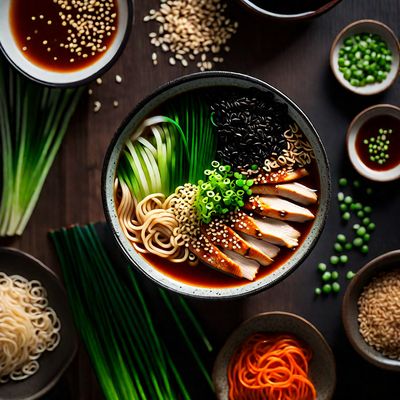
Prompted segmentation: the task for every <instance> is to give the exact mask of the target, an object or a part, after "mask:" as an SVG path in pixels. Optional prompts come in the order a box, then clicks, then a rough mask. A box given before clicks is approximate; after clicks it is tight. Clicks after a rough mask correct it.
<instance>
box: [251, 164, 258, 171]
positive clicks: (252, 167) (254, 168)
mask: <svg viewBox="0 0 400 400" xmlns="http://www.w3.org/2000/svg"><path fill="white" fill-rule="evenodd" d="M250 168H251V169H252V170H253V171H256V170H257V169H258V166H257V164H253V165H252V166H251V167H250Z"/></svg>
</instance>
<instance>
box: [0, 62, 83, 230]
mask: <svg viewBox="0 0 400 400" xmlns="http://www.w3.org/2000/svg"><path fill="white" fill-rule="evenodd" d="M82 90H83V89H66V90H63V89H50V88H46V87H43V86H41V85H38V84H35V83H33V82H31V81H29V80H28V79H26V78H24V77H22V76H21V75H20V74H18V73H16V72H15V71H14V70H13V69H12V68H11V67H9V66H8V65H7V63H6V62H5V61H4V60H2V59H0V139H1V142H0V143H1V146H0V149H1V167H0V168H1V172H2V175H1V179H0V236H14V235H21V234H22V233H23V231H24V229H25V227H26V225H27V223H28V221H29V218H30V216H31V215H32V213H33V210H34V208H35V205H36V203H37V201H38V198H39V195H40V192H41V190H42V187H43V185H44V182H45V180H46V177H47V174H48V172H49V170H50V168H51V166H52V164H53V161H54V159H55V157H56V154H57V152H58V149H59V148H60V145H61V143H62V140H63V137H64V135H65V132H66V131H67V128H68V124H69V122H70V120H71V117H72V115H73V114H74V111H75V109H76V106H77V104H78V101H79V98H80V95H81V93H82Z"/></svg>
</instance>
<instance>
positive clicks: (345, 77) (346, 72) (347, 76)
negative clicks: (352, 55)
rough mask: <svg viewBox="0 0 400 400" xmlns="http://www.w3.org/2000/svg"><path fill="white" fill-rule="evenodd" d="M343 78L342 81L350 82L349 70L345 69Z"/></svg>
mask: <svg viewBox="0 0 400 400" xmlns="http://www.w3.org/2000/svg"><path fill="white" fill-rule="evenodd" d="M343 77H344V79H346V81H348V80H350V78H351V69H348V68H346V69H345V70H344V71H343Z"/></svg>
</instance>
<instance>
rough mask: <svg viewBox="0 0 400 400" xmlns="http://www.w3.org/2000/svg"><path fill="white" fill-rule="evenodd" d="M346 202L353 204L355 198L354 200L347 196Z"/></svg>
mask: <svg viewBox="0 0 400 400" xmlns="http://www.w3.org/2000/svg"><path fill="white" fill-rule="evenodd" d="M344 202H345V203H346V204H351V203H352V202H353V198H352V197H351V196H346V197H345V198H344Z"/></svg>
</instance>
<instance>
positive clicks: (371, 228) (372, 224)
mask: <svg viewBox="0 0 400 400" xmlns="http://www.w3.org/2000/svg"><path fill="white" fill-rule="evenodd" d="M375 227H376V225H375V224H374V223H373V222H371V223H370V224H369V225H368V226H367V229H368V230H369V231H370V232H371V231H373V230H374V229H375Z"/></svg>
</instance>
